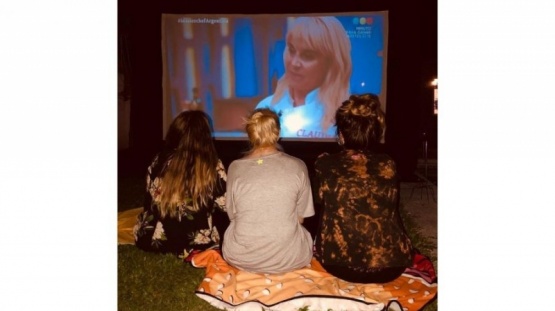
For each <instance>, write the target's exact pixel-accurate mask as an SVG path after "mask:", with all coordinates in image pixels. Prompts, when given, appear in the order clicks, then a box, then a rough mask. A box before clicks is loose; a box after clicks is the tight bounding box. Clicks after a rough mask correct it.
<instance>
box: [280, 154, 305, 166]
mask: <svg viewBox="0 0 555 311" xmlns="http://www.w3.org/2000/svg"><path fill="white" fill-rule="evenodd" d="M281 156H282V157H283V159H284V160H285V161H288V162H290V163H291V164H296V165H298V166H301V167H306V163H304V161H303V160H301V159H300V158H297V157H295V156H293V155H290V154H288V153H285V152H281Z"/></svg>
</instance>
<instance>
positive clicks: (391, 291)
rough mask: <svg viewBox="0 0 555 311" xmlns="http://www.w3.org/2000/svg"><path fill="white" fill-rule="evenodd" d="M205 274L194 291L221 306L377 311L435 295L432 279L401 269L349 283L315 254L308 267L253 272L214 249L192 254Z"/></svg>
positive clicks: (409, 310) (414, 305)
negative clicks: (377, 279)
mask: <svg viewBox="0 0 555 311" xmlns="http://www.w3.org/2000/svg"><path fill="white" fill-rule="evenodd" d="M191 263H192V264H193V266H194V267H197V268H204V269H205V270H206V273H205V277H204V279H203V280H202V281H201V283H200V284H199V286H198V287H197V290H196V291H195V294H196V295H197V296H198V297H200V298H202V299H204V300H206V301H207V302H209V303H210V304H211V305H213V306H214V307H216V308H219V309H222V310H223V309H226V310H261V309H263V310H297V309H299V308H303V307H308V310H329V309H331V310H334V311H339V310H349V311H353V310H372V311H381V310H384V309H385V308H387V306H388V304H389V303H390V302H391V301H398V302H399V304H400V305H401V306H402V308H403V310H406V311H415V310H420V309H421V308H422V307H424V306H425V305H426V304H427V303H429V302H430V301H432V300H433V299H434V298H435V297H436V295H437V283H435V282H434V283H428V282H426V280H424V279H422V278H419V277H417V276H413V275H409V274H403V275H401V276H400V277H399V278H397V279H395V280H393V281H392V282H389V283H385V284H361V283H350V282H346V281H343V280H341V279H338V278H336V277H334V276H332V275H331V274H329V273H327V272H326V271H325V270H324V269H323V268H322V266H321V265H320V263H319V262H318V261H317V260H316V259H314V258H313V259H312V261H311V263H310V265H309V266H307V267H305V268H303V269H299V270H295V271H292V272H288V273H282V274H271V275H270V274H255V273H249V272H245V271H241V270H238V269H236V268H234V267H232V266H230V265H229V264H228V263H227V262H226V261H225V260H224V259H223V258H222V256H221V254H220V252H219V251H218V250H207V251H204V252H202V253H199V254H197V255H196V256H194V258H193V259H192V262H191Z"/></svg>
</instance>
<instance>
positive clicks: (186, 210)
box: [133, 110, 229, 258]
mask: <svg viewBox="0 0 555 311" xmlns="http://www.w3.org/2000/svg"><path fill="white" fill-rule="evenodd" d="M226 178H227V177H226V172H225V168H224V165H223V163H222V162H221V160H220V159H219V158H218V155H217V152H216V148H215V146H214V142H213V138H212V128H211V122H210V119H209V117H208V115H207V114H206V113H204V112H202V111H198V110H192V111H184V112H182V113H181V114H179V115H178V116H177V117H176V118H175V119H174V121H173V122H172V124H171V125H170V128H169V130H168V132H167V134H166V137H165V144H164V147H163V149H162V151H161V152H160V153H158V154H157V155H156V156H155V158H154V160H153V161H152V163H151V164H150V166H149V167H148V170H147V176H146V194H145V203H144V210H143V212H142V213H141V214H139V216H138V218H137V224H136V225H135V227H134V229H133V233H134V236H135V244H136V245H137V246H138V247H139V248H141V249H143V250H146V251H153V252H162V253H175V254H178V255H180V256H183V257H185V258H186V257H187V256H189V254H191V253H192V252H193V251H195V250H197V251H201V250H205V249H209V248H216V247H219V244H220V234H223V233H224V231H225V227H226V225H227V224H226V223H225V220H226V219H227V215H226V214H225V211H226V208H225V190H226ZM222 215H223V216H222ZM228 221H229V220H228ZM218 227H219V228H218Z"/></svg>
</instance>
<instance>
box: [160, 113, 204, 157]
mask: <svg viewBox="0 0 555 311" xmlns="http://www.w3.org/2000/svg"><path fill="white" fill-rule="evenodd" d="M208 141H210V142H211V141H212V126H211V121H210V117H209V116H208V115H207V114H206V113H204V112H203V111H200V110H187V111H183V112H182V113H180V114H179V115H178V116H177V117H176V118H175V119H174V120H173V122H172V124H171V125H170V128H169V129H168V132H167V133H166V141H165V142H166V147H167V149H182V150H198V149H200V148H202V147H203V146H205V145H206V144H207V142H208Z"/></svg>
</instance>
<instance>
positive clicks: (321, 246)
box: [315, 95, 412, 283]
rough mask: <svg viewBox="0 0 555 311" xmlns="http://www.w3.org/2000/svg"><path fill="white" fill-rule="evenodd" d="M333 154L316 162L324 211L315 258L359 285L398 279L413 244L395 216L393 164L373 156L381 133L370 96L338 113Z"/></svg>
mask: <svg viewBox="0 0 555 311" xmlns="http://www.w3.org/2000/svg"><path fill="white" fill-rule="evenodd" d="M336 123H337V129H338V134H339V143H340V145H342V146H343V147H344V149H343V150H342V151H340V152H339V153H336V154H332V155H330V154H327V153H324V154H322V155H320V156H319V157H318V158H317V160H316V162H315V171H316V176H315V180H316V187H317V188H318V201H319V202H320V203H321V204H322V206H323V211H322V217H321V219H320V226H319V229H318V232H317V235H316V253H317V254H316V256H317V258H318V260H319V261H320V262H321V263H322V266H323V267H324V269H326V271H328V272H329V273H331V274H333V275H334V276H337V277H339V278H341V279H344V280H347V281H350V282H360V283H383V282H388V281H391V280H393V279H395V278H397V277H398V276H399V275H401V273H402V272H403V271H404V270H405V268H406V267H409V266H410V265H411V263H412V245H411V242H410V240H409V238H408V236H407V234H406V232H405V230H404V226H403V223H402V220H401V217H400V214H399V209H398V203H399V184H398V179H397V170H396V166H395V162H394V161H393V159H392V158H391V157H389V156H388V155H386V154H381V153H377V152H373V151H372V150H373V149H375V148H373V147H374V146H375V145H376V144H377V143H379V141H380V139H381V137H382V135H383V130H384V128H385V123H384V115H383V112H381V110H380V107H379V100H378V99H377V97H376V96H374V95H363V96H354V95H353V96H351V97H350V98H349V100H347V101H345V102H344V103H343V104H342V106H341V107H340V108H339V109H338V111H337V113H336Z"/></svg>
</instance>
